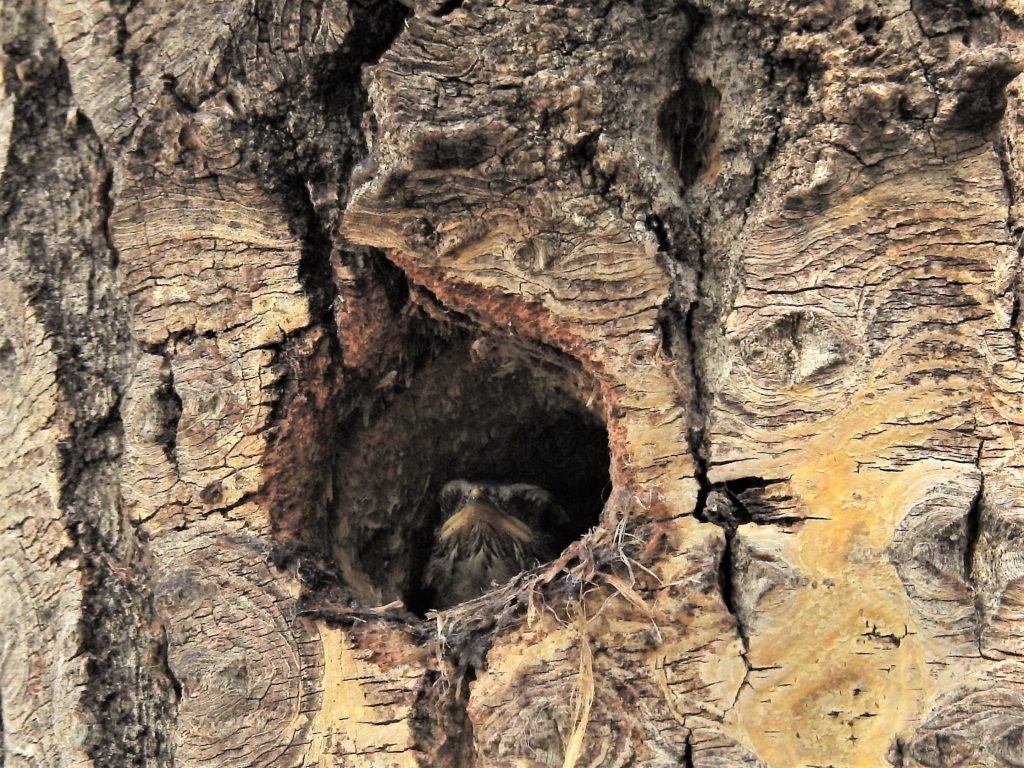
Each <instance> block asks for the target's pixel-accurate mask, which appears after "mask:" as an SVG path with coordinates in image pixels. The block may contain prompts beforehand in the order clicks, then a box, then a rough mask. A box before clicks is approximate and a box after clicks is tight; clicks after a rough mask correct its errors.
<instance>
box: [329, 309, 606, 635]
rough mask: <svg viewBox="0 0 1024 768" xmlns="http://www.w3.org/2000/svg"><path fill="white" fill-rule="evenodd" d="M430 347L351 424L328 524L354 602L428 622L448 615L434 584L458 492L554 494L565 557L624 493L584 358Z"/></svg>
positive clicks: (445, 334) (345, 431)
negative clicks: (498, 489) (437, 547)
mask: <svg viewBox="0 0 1024 768" xmlns="http://www.w3.org/2000/svg"><path fill="white" fill-rule="evenodd" d="M422 340H423V339H422V337H421V338H420V341H422ZM427 347H428V348H429V350H430V352H429V353H428V354H426V355H425V358H426V359H425V360H422V361H420V362H419V363H418V364H417V365H415V366H413V367H411V370H410V372H409V373H408V374H406V375H405V376H400V375H397V374H394V373H391V374H387V375H385V376H383V377H382V382H386V384H385V385H384V387H383V389H380V390H377V391H376V392H375V396H374V398H373V399H372V401H371V402H368V403H366V404H365V405H364V406H363V407H362V408H360V409H357V410H356V411H355V412H353V413H352V414H351V415H350V416H349V417H348V419H347V421H346V422H345V423H343V424H342V425H341V426H340V429H339V435H338V438H337V449H336V458H335V462H334V467H333V477H334V481H333V498H332V501H331V509H330V510H329V515H328V537H329V542H328V544H329V550H330V552H331V555H332V559H333V560H334V562H335V564H336V565H337V566H338V568H339V569H340V570H341V572H342V575H343V577H344V578H345V581H346V582H347V584H348V585H349V587H350V588H351V589H352V592H353V596H354V597H355V598H356V599H358V600H359V601H360V602H363V603H364V604H369V605H384V604H388V603H390V602H393V601H395V600H401V601H402V602H403V603H404V604H405V606H406V607H407V608H408V609H409V610H410V611H412V612H413V613H415V614H417V615H419V616H423V615H424V614H425V613H426V611H427V610H429V609H431V608H434V607H437V606H436V604H435V602H434V597H433V596H432V594H431V592H430V590H428V589H427V588H426V584H425V582H424V576H425V571H426V569H427V564H428V560H429V558H430V554H431V550H432V548H433V546H434V543H435V539H436V536H437V531H438V528H439V526H440V525H441V523H442V522H443V520H442V510H441V504H440V493H441V489H442V488H443V487H444V486H445V485H446V484H447V483H449V482H451V481H453V480H465V481H469V482H471V483H499V484H512V483H528V484H533V485H537V486H540V487H542V488H544V489H545V490H547V491H548V492H549V493H550V494H551V495H552V496H553V497H554V500H555V502H556V503H557V504H558V505H559V506H560V507H561V508H562V509H563V510H564V511H565V513H566V514H565V515H564V516H561V517H559V518H558V519H557V520H556V519H554V518H552V519H551V521H550V522H548V523H546V525H547V526H548V529H547V530H545V531H543V533H544V535H546V536H547V537H549V539H550V541H551V543H552V544H553V545H554V549H555V551H558V552H560V551H562V550H563V549H564V548H565V547H566V546H567V545H568V544H570V543H571V542H572V541H574V540H576V539H578V538H579V537H580V536H581V535H582V534H584V533H585V532H586V531H588V530H589V529H590V528H592V527H594V526H595V525H597V524H598V523H599V519H600V515H601V511H602V509H603V508H604V504H605V502H606V500H607V499H608V496H609V494H610V492H611V477H610V453H609V443H608V431H607V427H606V426H605V421H604V417H603V403H602V401H601V397H600V393H599V388H598V386H597V384H596V383H595V382H594V381H593V379H592V378H591V377H590V376H588V375H586V374H585V373H584V371H583V370H582V369H581V368H580V367H579V365H578V364H576V363H575V361H572V360H569V359H566V358H564V357H563V356H561V355H560V354H558V353H555V352H552V351H549V350H546V349H544V350H540V349H532V348H529V347H527V346H524V345H522V344H521V343H519V342H517V341H514V340H511V339H506V338H503V337H497V336H487V335H480V334H477V333H470V332H467V331H465V330H462V329H459V330H453V329H452V328H446V329H439V330H438V331H437V332H436V333H435V334H434V336H433V338H432V339H429V342H428V344H427Z"/></svg>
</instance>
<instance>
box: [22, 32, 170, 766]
mask: <svg viewBox="0 0 1024 768" xmlns="http://www.w3.org/2000/svg"><path fill="white" fill-rule="evenodd" d="M38 23H39V24H40V28H39V30H34V31H37V32H38V33H39V34H45V32H43V31H42V30H43V28H44V27H43V26H42V23H41V22H38ZM37 66H38V68H39V69H38V72H37V77H36V78H35V80H34V81H33V83H32V84H31V85H30V86H29V87H26V88H25V90H24V91H23V92H22V93H21V94H20V95H19V98H18V101H17V106H16V110H15V118H14V128H13V130H14V135H13V136H12V139H13V140H14V141H12V145H16V146H17V147H18V152H17V153H13V154H12V156H11V157H10V158H9V164H8V168H7V175H6V176H5V180H6V181H7V183H6V184H5V185H4V190H3V198H4V203H5V205H4V208H5V215H4V219H5V223H6V225H7V226H6V231H7V237H8V238H9V239H11V240H13V239H16V238H17V239H25V241H26V242H27V243H29V244H30V245H29V247H27V248H25V249H24V251H23V252H24V253H26V254H28V255H29V256H30V258H31V259H32V262H31V263H27V262H26V263H20V262H15V263H13V264H12V265H10V266H11V268H12V270H13V272H14V277H15V279H16V280H18V281H20V282H23V283H24V284H25V288H26V293H27V294H28V295H29V296H30V301H31V302H32V304H33V306H34V307H35V309H36V311H37V312H38V314H39V316H40V317H41V318H42V319H43V321H44V323H45V324H46V325H47V327H48V329H49V332H50V333H51V334H52V337H53V340H54V346H55V351H56V355H57V366H58V369H57V376H56V380H57V382H58V386H59V390H60V393H61V405H60V408H61V409H62V410H63V412H64V415H65V418H66V420H67V423H68V425H69V436H68V439H67V440H66V441H62V442H61V443H60V446H59V449H60V463H61V476H60V480H61V482H60V497H59V504H60V507H61V508H62V509H63V510H64V514H65V517H66V531H67V534H68V536H69V538H70V539H71V542H72V545H71V551H72V552H73V553H74V554H75V556H76V557H75V559H76V563H77V565H78V567H79V568H80V569H81V571H82V573H83V576H84V578H83V598H82V601H83V602H82V609H81V610H82V613H83V616H84V617H85V620H84V621H83V622H81V624H80V632H81V635H80V642H81V651H82V653H83V654H84V655H86V657H87V658H88V677H87V680H86V681H85V690H84V693H83V697H82V704H83V705H84V707H85V708H86V709H88V710H91V712H92V714H91V717H93V718H94V719H95V720H96V726H95V727H94V728H93V729H92V730H91V734H92V735H91V737H90V738H89V739H88V741H87V742H86V744H85V745H84V746H85V749H86V750H87V751H88V752H89V754H90V755H91V757H92V759H93V760H94V761H95V763H96V765H97V766H108V765H109V766H122V765H130V764H142V763H143V762H148V764H153V765H162V764H167V762H169V760H170V753H169V744H168V742H169V728H170V723H171V721H172V717H173V709H174V701H173V696H172V695H168V690H167V689H168V687H169V686H168V685H167V681H166V678H165V677H164V676H163V673H162V671H161V669H160V667H161V665H164V666H165V665H166V655H165V654H164V656H163V657H162V656H161V652H162V651H161V645H160V643H159V641H158V638H157V634H158V632H159V631H158V630H156V629H154V627H155V626H157V624H156V620H155V613H154V606H153V600H152V594H151V592H150V590H149V587H148V584H147V580H148V568H147V564H146V563H145V562H144V561H143V560H142V559H140V558H139V557H138V556H137V555H135V554H133V551H138V550H137V548H136V547H135V546H134V544H133V543H132V542H131V538H132V537H133V535H134V534H133V533H132V531H131V529H130V528H129V527H128V526H126V525H125V523H124V520H123V519H122V509H121V506H120V502H119V494H116V493H114V494H111V493H110V489H111V488H116V486H117V484H118V482H119V479H118V477H119V470H120V462H121V454H122V448H123V425H122V422H121V414H120V406H121V397H122V394H123V392H122V389H123V383H124V382H125V381H126V380H127V378H128V375H127V371H128V367H127V366H128V358H129V354H128V350H129V345H130V342H129V332H128V323H127V311H126V307H125V304H124V298H123V294H122V292H121V288H120V283H119V280H118V277H117V274H116V263H117V257H116V251H114V250H113V249H112V248H111V244H110V240H109V227H108V223H109V216H110V212H111V210H112V202H111V199H110V189H111V169H110V168H109V166H108V165H107V163H106V161H105V159H104V157H103V153H102V148H101V146H100V143H99V140H98V138H97V136H96V134H95V133H93V131H92V128H91V125H90V123H89V121H88V120H85V119H80V120H78V121H77V122H76V123H75V124H74V125H73V126H69V124H68V121H67V114H68V112H69V110H70V109H75V107H74V105H73V101H72V95H71V87H70V83H69V81H68V75H67V72H66V69H65V67H64V62H63V61H62V60H61V59H60V58H59V57H58V55H57V53H56V49H55V46H54V45H53V43H52V41H49V40H48V42H47V48H46V49H45V51H44V53H43V56H42V58H41V59H40V60H39V61H38V62H37ZM58 168H59V170H58ZM33 177H37V178H43V179H46V180H47V182H48V183H47V184H45V185H43V188H44V189H47V190H49V191H50V192H51V193H52V192H53V191H54V190H59V189H65V190H67V192H66V197H64V198H63V200H66V201H68V205H69V206H71V209H72V210H74V208H73V206H74V205H75V204H76V203H80V204H81V205H82V206H83V208H84V209H85V210H91V211H93V212H94V215H93V216H92V225H93V226H92V229H91V232H90V233H89V234H88V235H85V234H83V233H81V232H75V231H68V230H66V229H64V228H63V227H64V225H65V223H66V224H68V225H71V226H74V222H73V221H72V220H71V218H72V217H71V216H69V215H66V213H63V212H61V211H60V210H59V209H58V210H54V209H53V207H52V204H51V202H50V198H49V197H47V198H44V200H43V201H37V200H35V199H34V198H33V197H32V196H31V193H30V190H29V189H28V188H26V187H24V186H23V185H22V184H21V183H20V181H19V180H21V179H25V178H33ZM11 181H13V182H14V183H13V185H12V184H11V183H10V182H11ZM57 199H61V198H60V196H59V195H58V196H57ZM65 219H66V220H67V221H66V222H65ZM43 242H45V243H46V245H45V246H42V243H43ZM78 259H87V260H89V269H88V274H87V275H82V274H80V273H79V272H78V271H77V270H76V267H78V266H79V265H80V264H81V262H79V261H78ZM86 329H88V330H86ZM144 659H155V660H157V665H156V668H154V667H153V666H150V665H148V664H146V663H145V662H144ZM161 659H163V661H161Z"/></svg>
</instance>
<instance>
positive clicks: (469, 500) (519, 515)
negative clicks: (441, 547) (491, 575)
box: [440, 480, 566, 542]
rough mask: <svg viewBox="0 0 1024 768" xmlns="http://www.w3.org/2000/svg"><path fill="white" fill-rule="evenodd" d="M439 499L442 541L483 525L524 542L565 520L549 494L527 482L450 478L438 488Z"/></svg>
mask: <svg viewBox="0 0 1024 768" xmlns="http://www.w3.org/2000/svg"><path fill="white" fill-rule="evenodd" d="M440 500H441V513H442V518H443V520H444V522H443V524H442V526H441V530H440V538H441V539H442V540H447V539H450V538H451V537H453V536H458V535H460V534H462V533H466V532H469V531H471V530H474V529H477V528H479V527H481V526H486V527H489V528H491V529H493V530H494V531H496V532H499V533H504V534H506V535H508V536H512V537H514V538H516V539H518V540H520V541H524V542H525V541H529V540H532V539H534V538H536V537H538V536H543V535H545V534H546V533H547V532H549V531H550V530H551V526H552V525H556V526H558V525H564V524H565V522H566V518H565V512H564V511H563V510H562V508H561V507H559V506H558V504H557V503H556V502H555V500H554V498H553V497H552V495H551V494H550V493H548V491H546V490H544V489H543V488H541V487H540V486H537V485H532V484H529V483H485V482H469V481H467V480H453V481H451V482H450V483H448V484H446V485H445V486H444V488H442V489H441V498H440Z"/></svg>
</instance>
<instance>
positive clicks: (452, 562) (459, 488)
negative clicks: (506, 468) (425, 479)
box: [424, 480, 568, 609]
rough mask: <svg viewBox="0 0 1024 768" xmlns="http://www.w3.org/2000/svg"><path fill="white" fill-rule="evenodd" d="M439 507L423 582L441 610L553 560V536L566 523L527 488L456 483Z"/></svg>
mask: <svg viewBox="0 0 1024 768" xmlns="http://www.w3.org/2000/svg"><path fill="white" fill-rule="evenodd" d="M440 502H441V520H442V523H441V526H440V528H438V531H437V538H436V540H435V542H434V549H433V551H432V552H431V554H430V560H429V562H428V563H427V569H426V573H425V577H424V581H425V585H426V587H427V589H428V590H429V591H430V592H431V593H432V595H433V602H432V605H433V607H434V608H438V609H441V608H449V607H451V606H453V605H456V604H457V603H461V602H464V601H466V600H472V599H473V598H474V597H478V596H479V595H481V594H483V593H484V592H486V591H487V590H488V589H490V588H491V587H492V586H494V585H498V584H503V583H505V582H506V581H508V580H509V579H511V578H512V577H513V576H515V575H516V574H518V573H521V572H523V571H525V570H528V569H530V568H533V567H534V566H536V565H538V564H540V563H543V562H546V561H548V560H551V559H552V558H554V556H555V555H556V554H558V553H557V551H556V550H555V545H554V542H553V541H552V539H551V536H550V532H551V531H557V530H561V529H564V528H565V526H566V524H567V523H568V517H567V515H566V513H565V511H564V510H563V509H562V508H561V507H559V506H558V504H557V503H556V502H555V500H554V497H552V495H551V494H550V493H548V492H547V491H546V490H544V489H543V488H541V487H540V486H537V485H530V484H528V483H506V484H502V483H473V482H468V481H466V480H453V481H452V482H450V483H448V484H447V485H445V486H444V488H442V489H441V497H440Z"/></svg>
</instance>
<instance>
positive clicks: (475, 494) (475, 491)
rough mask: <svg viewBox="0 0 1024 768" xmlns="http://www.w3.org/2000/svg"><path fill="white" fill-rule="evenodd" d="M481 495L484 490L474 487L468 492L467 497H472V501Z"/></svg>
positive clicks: (482, 495)
mask: <svg viewBox="0 0 1024 768" xmlns="http://www.w3.org/2000/svg"><path fill="white" fill-rule="evenodd" d="M483 497H484V492H483V491H482V490H481V489H480V488H474V489H473V490H471V491H470V492H469V498H471V499H473V500H474V501H475V500H477V499H482V498H483Z"/></svg>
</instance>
